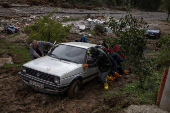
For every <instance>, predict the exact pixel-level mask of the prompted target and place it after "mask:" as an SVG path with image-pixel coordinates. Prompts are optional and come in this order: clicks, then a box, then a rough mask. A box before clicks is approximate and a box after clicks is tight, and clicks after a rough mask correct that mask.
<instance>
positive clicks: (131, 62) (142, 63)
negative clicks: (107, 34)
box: [109, 13, 153, 89]
mask: <svg viewBox="0 0 170 113" xmlns="http://www.w3.org/2000/svg"><path fill="white" fill-rule="evenodd" d="M127 26H129V27H128V28H127ZM109 27H110V28H111V29H112V31H113V32H114V33H115V35H116V36H117V37H118V38H115V39H114V42H115V43H117V44H118V45H121V48H120V50H121V52H122V53H123V54H124V55H125V57H126V60H125V62H126V65H128V67H131V70H132V71H133V72H134V74H136V75H137V76H138V80H139V86H140V88H142V89H145V88H148V87H146V85H145V84H148V81H149V80H150V77H151V76H152V75H153V68H152V67H151V65H153V63H152V62H151V61H150V60H148V59H146V58H145V57H144V52H143V49H144V48H145V47H146V43H147V37H146V36H145V35H144V31H145V29H146V27H144V26H141V25H139V23H138V20H137V19H136V18H134V17H132V15H131V14H129V13H128V15H126V16H125V18H121V19H120V20H119V21H117V20H115V19H114V18H110V21H109ZM110 42H111V41H110Z"/></svg>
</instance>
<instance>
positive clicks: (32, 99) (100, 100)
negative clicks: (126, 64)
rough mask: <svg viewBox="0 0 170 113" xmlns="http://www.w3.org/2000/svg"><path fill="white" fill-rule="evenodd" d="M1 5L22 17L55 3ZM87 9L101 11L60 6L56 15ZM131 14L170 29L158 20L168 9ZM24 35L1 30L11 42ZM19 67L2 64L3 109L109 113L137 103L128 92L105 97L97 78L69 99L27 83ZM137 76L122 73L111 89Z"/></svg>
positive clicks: (13, 112) (153, 43)
mask: <svg viewBox="0 0 170 113" xmlns="http://www.w3.org/2000/svg"><path fill="white" fill-rule="evenodd" d="M0 9H1V10H0V14H1V15H5V17H9V16H11V15H12V16H16V17H17V18H16V19H20V18H21V17H20V16H22V15H24V14H28V15H31V14H35V15H37V14H38V13H39V12H41V14H46V13H47V12H50V11H51V10H53V9H54V7H41V6H33V7H27V8H25V7H24V8H13V9H5V8H2V7H1V6H0ZM14 9H17V10H14ZM44 9H45V10H44ZM36 12H37V13H36ZM102 12H103V13H105V14H106V15H111V16H115V17H116V18H117V19H119V18H120V17H123V16H124V15H125V14H126V12H125V11H118V10H102ZM88 13H91V14H92V15H98V14H99V13H100V12H99V11H95V10H93V11H89V10H84V9H82V10H80V9H70V10H68V9H61V8H60V12H58V13H56V15H58V16H63V15H69V16H80V15H81V16H82V15H86V14H88ZM19 14H20V15H19ZM132 14H133V15H134V16H136V17H137V18H139V19H140V17H141V16H142V17H143V18H144V21H145V22H147V23H150V24H151V26H153V28H155V26H156V28H155V29H160V30H163V31H162V33H163V34H167V33H169V30H170V23H167V22H164V21H160V20H159V19H166V17H167V14H166V13H165V12H143V11H139V10H133V12H132ZM2 18H3V16H2ZM23 35H24V34H20V35H18V36H16V37H14V38H8V37H9V36H8V35H5V34H1V37H2V38H3V39H4V40H5V41H8V42H11V44H12V43H17V42H24V40H23V38H22V36H23ZM109 36H112V34H109V35H102V36H95V37H87V40H88V41H91V43H98V41H99V40H103V39H104V38H107V37H109ZM70 37H74V38H75V39H78V38H80V37H81V35H78V34H71V36H70ZM149 41H150V45H149V46H151V49H152V50H157V49H158V48H157V47H156V42H157V40H155V39H150V40H149ZM21 48H22V46H21ZM7 55H8V56H12V58H13V62H14V63H17V62H20V61H19V59H17V57H16V56H17V55H11V54H7ZM14 56H15V57H14ZM1 57H5V55H4V56H2V55H1ZM19 71H20V67H15V68H0V111H1V112H2V113H23V112H24V113H25V112H30V113H76V111H77V113H93V112H97V113H103V112H105V113H110V112H111V111H114V112H123V111H118V110H114V107H116V106H117V105H119V106H121V108H122V109H124V108H126V107H128V106H129V105H131V104H135V102H134V103H129V102H128V99H130V100H133V98H131V97H130V96H128V95H126V96H125V95H119V96H113V97H112V98H111V99H109V100H107V99H106V98H105V93H106V92H107V91H106V90H104V89H103V84H102V83H99V82H98V80H93V81H91V82H89V83H87V84H85V85H84V86H83V88H82V90H81V92H80V94H79V96H77V97H76V98H74V99H69V98H68V97H67V95H66V94H61V95H51V94H44V93H39V92H37V91H34V90H32V89H31V88H30V87H29V86H27V85H25V84H24V82H23V81H22V80H21V78H20V76H19V75H17V73H18V72H19ZM135 78H136V76H135V75H133V74H131V73H130V74H129V75H123V77H122V78H118V79H116V80H115V81H114V82H113V83H110V84H109V91H112V90H116V89H119V90H121V89H122V88H123V87H125V86H126V85H127V84H129V83H132V82H133V80H134V79H135ZM129 95H130V94H129ZM141 104H142V103H141Z"/></svg>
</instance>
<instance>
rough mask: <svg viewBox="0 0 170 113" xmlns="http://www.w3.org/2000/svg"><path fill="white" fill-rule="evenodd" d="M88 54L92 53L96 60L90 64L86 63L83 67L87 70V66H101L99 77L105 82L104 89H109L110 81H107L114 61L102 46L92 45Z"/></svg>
mask: <svg viewBox="0 0 170 113" xmlns="http://www.w3.org/2000/svg"><path fill="white" fill-rule="evenodd" d="M87 53H88V54H91V55H92V57H93V58H95V61H94V62H93V63H90V64H84V65H83V69H84V70H85V69H86V67H89V68H92V67H96V66H98V68H99V75H98V76H99V78H101V80H102V81H103V83H104V89H108V83H107V75H108V74H109V72H110V69H111V67H112V63H111V61H110V59H109V58H108V56H107V55H106V53H105V52H104V51H103V50H102V49H101V48H95V47H91V48H90V49H89V50H88V51H87Z"/></svg>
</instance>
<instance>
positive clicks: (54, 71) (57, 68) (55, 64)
mask: <svg viewBox="0 0 170 113" xmlns="http://www.w3.org/2000/svg"><path fill="white" fill-rule="evenodd" d="M23 66H24V67H27V68H31V69H34V70H37V71H40V72H44V73H47V74H51V75H55V76H60V77H61V76H62V75H64V74H66V73H68V72H71V71H73V70H75V69H77V68H80V67H82V64H76V63H73V62H68V61H65V60H59V59H56V58H52V57H49V56H45V57H41V58H38V59H35V60H32V61H30V62H28V63H26V64H24V65H23Z"/></svg>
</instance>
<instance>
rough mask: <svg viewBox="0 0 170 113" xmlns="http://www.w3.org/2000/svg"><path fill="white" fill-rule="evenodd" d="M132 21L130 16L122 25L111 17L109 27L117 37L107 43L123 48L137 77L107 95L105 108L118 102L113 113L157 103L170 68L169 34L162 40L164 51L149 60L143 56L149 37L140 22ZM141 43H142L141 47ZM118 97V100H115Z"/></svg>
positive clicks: (121, 21) (127, 63) (127, 60)
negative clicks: (164, 75) (161, 85)
mask: <svg viewBox="0 0 170 113" xmlns="http://www.w3.org/2000/svg"><path fill="white" fill-rule="evenodd" d="M129 20H133V18H132V15H131V14H128V15H127V16H126V17H125V18H122V19H120V23H118V22H116V21H115V20H114V19H113V18H111V21H110V27H111V28H112V30H113V32H114V33H115V34H116V36H117V37H118V38H117V39H114V40H112V39H107V41H108V42H112V41H114V42H115V43H116V44H120V45H121V52H122V53H123V54H125V56H126V62H125V66H126V67H129V66H131V69H132V71H133V73H134V74H136V75H137V79H136V80H134V81H133V82H132V83H131V84H127V85H126V86H125V87H124V88H119V87H118V88H116V89H114V90H111V91H108V92H106V93H105V101H106V102H105V103H103V104H104V105H109V104H111V102H112V101H113V100H115V101H113V102H112V103H114V102H115V103H117V104H116V106H114V107H113V108H112V110H111V111H117V110H121V109H120V108H122V107H126V106H128V105H131V104H137V105H138V104H139V105H140V104H155V103H156V100H157V94H158V89H159V87H160V81H161V78H162V74H163V71H164V70H163V69H164V68H167V67H169V65H170V58H169V56H170V52H169V49H170V35H166V36H164V37H162V38H160V39H159V44H160V45H161V47H162V50H161V51H160V52H151V53H149V54H157V55H158V56H157V57H148V58H149V59H148V58H146V57H145V55H144V53H145V52H143V48H144V47H145V45H146V43H147V38H146V37H145V36H144V35H143V32H144V31H143V30H139V29H138V27H139V26H140V28H142V27H143V26H141V25H139V24H138V22H137V21H138V20H135V21H133V23H131V22H130V21H129ZM127 25H129V26H130V29H125V26H127ZM144 29H145V28H144ZM134 31H135V32H134ZM139 40H140V41H139ZM141 42H143V43H142V44H141ZM110 45H112V43H110ZM127 51H128V52H127ZM129 64H130V65H129ZM117 98H118V100H116V99H117ZM119 98H120V99H119ZM122 98H124V99H122ZM117 101H118V102H117Z"/></svg>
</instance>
